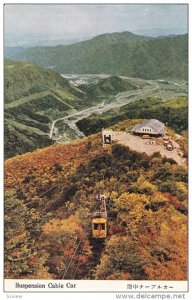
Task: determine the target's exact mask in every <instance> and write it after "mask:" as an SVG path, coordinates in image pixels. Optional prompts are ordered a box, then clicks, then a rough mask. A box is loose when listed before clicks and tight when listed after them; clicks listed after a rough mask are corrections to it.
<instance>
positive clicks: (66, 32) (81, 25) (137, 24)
mask: <svg viewBox="0 0 192 300" xmlns="http://www.w3.org/2000/svg"><path fill="white" fill-rule="evenodd" d="M187 15H188V13H187V5H186V4H180V5H179V4H137V5H136V4H127V5H123V4H121V5H115V4H108V5H102V4H100V5H98V4H95V5H89V4H82V5H78V4H73V5H72V4H71V5H70V4H63V5H62V4H57V5H56V4H53V5H51V4H46V5H42V4H41V5H38V4H6V5H5V6H4V34H5V43H8V44H9V43H12V44H16V45H20V44H23V43H28V42H30V41H31V42H32V41H35V40H57V39H64V40H66V41H67V40H72V39H74V40H75V39H79V40H80V39H81V38H82V39H86V37H87V38H89V37H93V36H96V35H98V34H102V33H112V32H123V31H131V32H133V33H136V34H144V35H151V36H157V35H166V34H167V35H169V34H184V33H186V32H187V23H188V21H187Z"/></svg>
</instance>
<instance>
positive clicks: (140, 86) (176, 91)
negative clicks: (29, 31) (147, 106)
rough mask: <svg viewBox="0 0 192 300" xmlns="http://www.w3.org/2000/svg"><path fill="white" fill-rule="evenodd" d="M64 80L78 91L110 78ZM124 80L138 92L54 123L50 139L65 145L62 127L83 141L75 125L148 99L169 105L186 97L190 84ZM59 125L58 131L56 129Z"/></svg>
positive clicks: (119, 95)
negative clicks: (176, 98)
mask: <svg viewBox="0 0 192 300" xmlns="http://www.w3.org/2000/svg"><path fill="white" fill-rule="evenodd" d="M62 76H63V77H65V78H67V79H68V80H69V82H70V83H71V84H74V85H75V86H77V87H79V86H80V85H82V84H87V85H88V84H90V83H95V82H98V80H99V79H101V78H108V77H109V75H106V74H101V75H96V74H95V75H89V74H85V75H64V74H62ZM122 78H123V79H125V80H128V81H129V82H131V83H132V84H133V85H134V86H136V88H137V89H135V90H131V91H125V92H121V93H118V94H117V95H115V96H112V97H110V98H108V99H105V98H104V99H102V102H101V103H99V104H97V105H95V106H94V105H93V106H91V107H88V108H86V109H83V110H80V111H78V112H74V113H73V112H72V113H71V114H69V115H67V116H64V117H62V118H58V119H55V120H53V123H52V126H51V129H50V134H49V136H50V138H51V139H53V140H55V141H57V142H58V143H62V141H63V137H62V134H63V131H62V123H63V124H66V125H67V126H68V128H70V129H71V130H72V131H73V132H74V136H75V137H76V138H79V137H83V136H84V133H83V132H82V131H80V130H79V128H78V127H77V126H76V123H77V122H79V121H81V120H82V119H85V120H86V119H87V118H88V117H90V116H91V115H94V116H98V118H99V116H101V115H102V114H103V113H107V112H108V111H111V110H113V109H114V110H115V109H118V108H123V107H124V106H125V105H127V104H129V103H132V102H137V101H138V100H142V99H146V98H147V97H154V98H156V99H157V98H161V99H163V101H167V100H170V99H173V98H174V97H177V96H180V97H186V96H187V92H188V88H187V83H186V82H185V81H180V82H179V81H177V82H173V81H171V82H168V81H164V80H144V79H140V78H130V77H125V76H123V77H122ZM57 124H59V128H58V127H57Z"/></svg>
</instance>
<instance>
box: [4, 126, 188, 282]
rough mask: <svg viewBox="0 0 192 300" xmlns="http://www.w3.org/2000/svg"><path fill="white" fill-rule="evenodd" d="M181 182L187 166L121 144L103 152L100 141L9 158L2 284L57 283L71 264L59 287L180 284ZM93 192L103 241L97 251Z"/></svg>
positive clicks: (183, 254) (183, 253) (183, 239)
mask: <svg viewBox="0 0 192 300" xmlns="http://www.w3.org/2000/svg"><path fill="white" fill-rule="evenodd" d="M130 122H132V121H130ZM130 125H131V123H130ZM121 126H123V123H122V124H121ZM124 126H125V124H124ZM187 182H188V173H187V167H186V166H185V167H181V166H178V165H177V164H176V163H175V162H174V161H173V160H172V159H167V158H162V157H161V156H160V155H159V154H158V153H155V154H153V155H152V156H151V157H149V156H147V155H146V154H142V153H137V152H135V151H131V150H130V149H129V148H127V147H125V146H122V145H118V144H114V145H113V146H112V148H111V150H105V149H104V148H103V147H102V139H101V135H100V134H98V135H93V136H90V137H88V138H86V139H84V140H81V141H77V142H73V143H70V144H68V145H54V146H51V147H48V148H45V149H41V150H38V151H36V152H34V153H28V154H24V155H21V156H17V157H15V158H11V159H8V160H7V161H6V162H5V197H6V198H5V277H6V278H32V279H35V278H40V279H50V278H53V279H61V278H62V276H63V274H64V271H65V270H66V267H67V266H68V264H69V260H70V258H71V257H72V256H73V255H74V259H73V261H72V264H71V266H70V269H69V272H67V275H66V277H65V279H72V278H73V279H122V280H124V279H126V280H127V279H140V280H141V279H143V280H148V279H149V280H185V279H186V278H187ZM99 191H101V192H102V193H103V194H105V195H106V197H107V210H108V227H109V233H108V237H107V239H106V240H105V242H104V244H100V245H99V244H97V246H96V247H95V244H94V243H93V241H92V239H91V235H90V231H91V214H92V212H93V209H94V206H95V201H96V200H95V199H96V196H97V194H98V192H99ZM80 238H81V240H82V243H81V246H80V249H79V251H78V252H75V249H76V247H77V245H78V242H79V239H80ZM97 243H100V242H99V241H97ZM98 249H99V251H100V253H99V254H98ZM74 274H75V275H74Z"/></svg>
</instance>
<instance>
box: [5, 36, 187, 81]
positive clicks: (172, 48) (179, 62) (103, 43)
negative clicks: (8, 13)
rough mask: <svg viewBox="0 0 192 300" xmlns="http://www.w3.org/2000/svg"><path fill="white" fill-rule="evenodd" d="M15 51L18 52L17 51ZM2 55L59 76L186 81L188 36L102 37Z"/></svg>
mask: <svg viewBox="0 0 192 300" xmlns="http://www.w3.org/2000/svg"><path fill="white" fill-rule="evenodd" d="M17 50H18V49H17ZM13 52H14V51H13V49H12V53H11V54H9V53H10V51H8V52H7V53H6V54H5V55H6V56H7V57H12V58H14V59H16V60H26V61H30V62H33V63H37V64H38V65H40V66H43V67H54V68H55V70H57V71H58V72H59V73H73V74H75V73H77V74H81V73H82V74H86V73H90V74H94V73H106V74H111V75H127V76H131V77H140V78H145V79H157V78H174V79H187V76H188V69H187V62H188V35H187V34H185V35H178V36H168V37H161V38H152V37H146V36H140V35H135V34H133V33H131V32H122V33H111V34H102V35H99V36H96V37H94V38H92V39H90V40H87V41H83V42H79V43H76V44H71V45H58V46H52V47H51V46H44V47H43V46H39V47H33V48H29V49H26V50H24V51H23V49H22V51H21V52H18V51H17V53H15V54H14V53H13Z"/></svg>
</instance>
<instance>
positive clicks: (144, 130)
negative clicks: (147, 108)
mask: <svg viewBox="0 0 192 300" xmlns="http://www.w3.org/2000/svg"><path fill="white" fill-rule="evenodd" d="M131 131H132V132H133V133H134V134H149V135H164V134H165V124H164V123H162V122H160V121H158V120H156V119H150V120H146V121H144V122H142V123H141V124H137V125H135V126H134V127H133V128H132V130H131Z"/></svg>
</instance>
